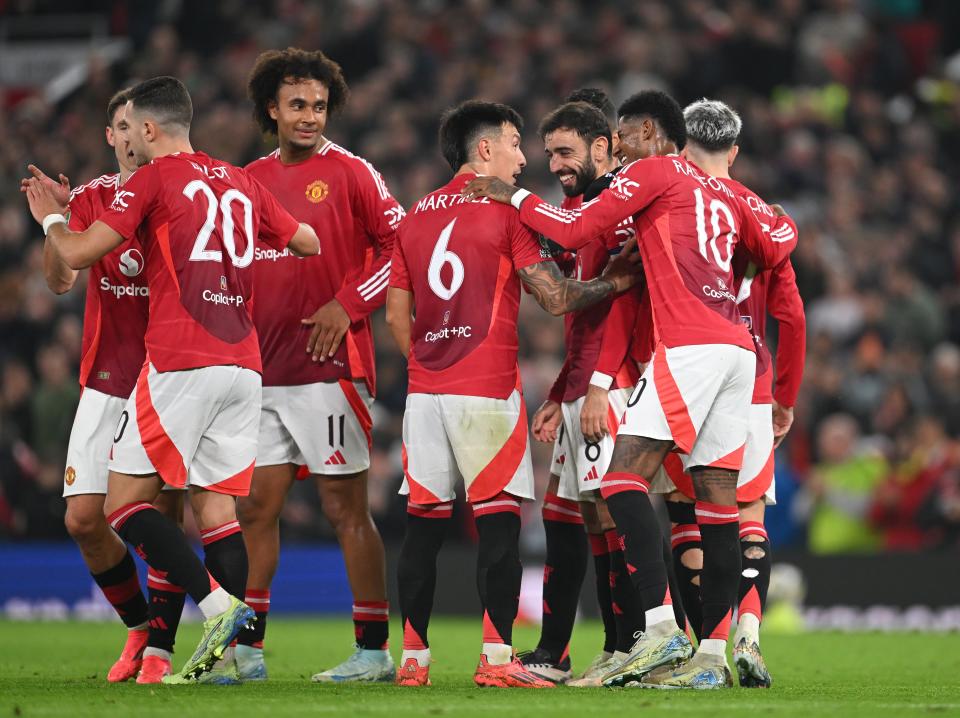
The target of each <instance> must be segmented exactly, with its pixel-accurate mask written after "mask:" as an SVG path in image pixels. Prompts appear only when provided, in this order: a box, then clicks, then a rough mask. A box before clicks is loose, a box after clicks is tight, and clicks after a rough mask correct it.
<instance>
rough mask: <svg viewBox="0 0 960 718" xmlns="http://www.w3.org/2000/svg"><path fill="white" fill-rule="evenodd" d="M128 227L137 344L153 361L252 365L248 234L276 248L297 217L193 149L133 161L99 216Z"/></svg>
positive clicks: (166, 367) (173, 365)
mask: <svg viewBox="0 0 960 718" xmlns="http://www.w3.org/2000/svg"><path fill="white" fill-rule="evenodd" d="M99 219H100V220H101V221H102V222H105V223H106V224H108V225H109V226H110V227H112V228H113V229H114V230H116V231H117V232H118V233H120V234H121V235H123V236H125V237H131V236H133V235H134V234H135V233H138V230H139V237H140V240H141V243H142V244H143V248H144V251H145V254H146V276H147V282H148V286H149V287H150V317H149V321H148V324H147V332H146V348H147V355H148V356H149V359H150V361H151V362H152V363H153V365H154V366H156V368H157V369H158V370H159V371H161V372H163V371H175V370H182V369H194V368H197V367H203V366H218V365H236V366H241V367H245V368H248V369H253V370H254V371H260V369H261V363H260V350H259V347H258V344H257V334H256V332H255V331H254V329H253V321H252V319H251V317H250V308H249V305H250V298H251V279H252V278H251V273H252V272H253V255H254V243H255V241H256V237H257V236H258V235H259V237H260V238H261V239H262V240H264V241H265V242H268V243H269V244H270V245H271V246H273V248H274V249H276V250H277V251H282V250H283V249H284V248H285V247H286V245H287V243H288V242H289V241H290V239H291V238H292V237H293V235H294V234H295V233H296V231H297V229H298V227H299V223H298V222H297V221H296V220H294V219H293V217H291V216H290V215H289V214H288V213H287V212H286V211H285V210H284V209H283V208H282V207H281V206H280V205H279V204H277V201H276V200H275V199H274V198H273V196H272V195H271V194H270V193H269V192H267V191H266V190H265V189H264V188H263V187H262V186H261V185H260V183H259V182H257V181H256V180H255V179H253V178H251V177H249V176H248V175H247V174H246V173H245V172H244V171H243V170H242V169H240V168H238V167H233V166H232V165H228V164H226V163H224V162H220V161H219V160H215V159H213V158H211V157H209V156H207V155H206V154H204V153H202V152H195V153H186V152H179V153H176V154H173V155H167V156H164V157H158V158H157V159H155V160H153V161H152V162H150V163H149V164H147V165H145V166H144V167H141V168H140V169H139V170H137V171H136V172H135V173H134V174H133V175H132V176H131V177H130V179H129V180H127V183H126V184H125V185H124V186H123V189H122V190H120V191H118V192H117V194H116V195H115V197H114V201H113V202H112V203H111V205H110V207H109V208H108V209H107V210H106V212H105V213H104V214H103V215H102V216H100V217H99Z"/></svg>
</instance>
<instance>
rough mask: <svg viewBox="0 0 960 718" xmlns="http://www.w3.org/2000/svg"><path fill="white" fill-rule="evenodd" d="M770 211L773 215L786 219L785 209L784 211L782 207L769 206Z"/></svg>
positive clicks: (777, 205) (776, 205)
mask: <svg viewBox="0 0 960 718" xmlns="http://www.w3.org/2000/svg"><path fill="white" fill-rule="evenodd" d="M770 209H772V210H773V213H774V214H775V215H777V216H778V217H786V216H787V210H785V209H784V208H783V207H781V206H780V205H779V204H771V205H770Z"/></svg>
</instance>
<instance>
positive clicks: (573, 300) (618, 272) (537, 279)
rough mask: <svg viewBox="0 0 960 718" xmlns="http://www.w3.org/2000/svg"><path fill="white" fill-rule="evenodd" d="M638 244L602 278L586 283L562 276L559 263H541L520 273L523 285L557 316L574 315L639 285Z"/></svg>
mask: <svg viewBox="0 0 960 718" xmlns="http://www.w3.org/2000/svg"><path fill="white" fill-rule="evenodd" d="M635 248H636V243H635V242H634V243H633V244H632V245H631V244H628V245H627V246H625V247H624V251H622V252H621V253H620V254H619V255H617V257H616V259H614V260H613V261H611V262H610V264H609V265H607V268H606V270H604V272H603V274H602V275H600V276H599V277H597V278H595V279H591V280H589V281H586V282H582V281H578V280H576V279H570V278H568V277H565V276H563V274H562V273H561V272H560V268H559V267H558V266H557V264H556V262H553V261H547V262H538V263H537V264H532V265H529V266H527V267H523V268H522V269H519V270H517V274H518V276H519V277H520V281H521V282H523V284H524V286H525V287H526V288H527V290H528V291H529V292H530V294H532V295H533V297H534V299H536V300H537V303H538V304H539V305H540V306H541V307H543V308H544V309H546V310H547V311H548V312H550V313H551V314H553V315H554V316H559V315H561V314H566V313H567V312H575V311H577V310H580V309H586V308H587V307H589V306H591V305H593V304H596V303H597V302H599V301H601V300H603V299H606V298H607V297H609V296H610V295H611V294H616V293H617V292H623V291H625V290H627V289H629V288H630V287H631V286H633V285H634V284H636V282H637V279H638V277H639V276H640V275H639V274H638V268H637V265H636V264H635V263H634V259H635V258H636V252H635V251H634V250H635Z"/></svg>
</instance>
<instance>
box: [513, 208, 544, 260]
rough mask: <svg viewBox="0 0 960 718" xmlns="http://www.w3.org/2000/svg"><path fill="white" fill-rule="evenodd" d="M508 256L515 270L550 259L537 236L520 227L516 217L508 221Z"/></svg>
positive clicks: (522, 226)
mask: <svg viewBox="0 0 960 718" xmlns="http://www.w3.org/2000/svg"><path fill="white" fill-rule="evenodd" d="M510 255H511V257H512V259H513V268H514V269H515V270H520V269H523V268H524V267H529V266H531V265H534V264H539V263H540V262H543V261H545V260H548V259H551V257H550V254H549V253H548V252H547V250H546V249H544V248H543V246H541V244H540V241H539V240H538V239H537V235H536V234H534V233H533V232H532V231H531V230H529V229H527V227H525V226H524V225H522V224H521V223H520V222H519V221H518V220H517V219H516V215H514V217H512V218H511V220H510Z"/></svg>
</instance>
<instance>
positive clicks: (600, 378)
mask: <svg viewBox="0 0 960 718" xmlns="http://www.w3.org/2000/svg"><path fill="white" fill-rule="evenodd" d="M590 384H591V386H595V387H597V388H598V389H606V390H608V391H609V390H610V386H611V385H612V384H613V377H612V376H610V375H609V374H603V373H602V372H599V371H595V372H593V375H592V376H591V377H590Z"/></svg>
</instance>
